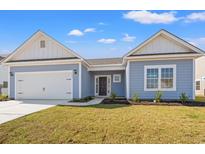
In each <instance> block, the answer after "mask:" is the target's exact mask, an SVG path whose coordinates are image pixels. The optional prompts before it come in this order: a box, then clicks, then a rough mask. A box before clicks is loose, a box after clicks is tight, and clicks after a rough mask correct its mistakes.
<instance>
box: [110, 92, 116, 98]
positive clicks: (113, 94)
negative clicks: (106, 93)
mask: <svg viewBox="0 0 205 154" xmlns="http://www.w3.org/2000/svg"><path fill="white" fill-rule="evenodd" d="M110 97H111V99H112V100H115V98H116V97H117V95H116V93H115V92H111V95H110Z"/></svg>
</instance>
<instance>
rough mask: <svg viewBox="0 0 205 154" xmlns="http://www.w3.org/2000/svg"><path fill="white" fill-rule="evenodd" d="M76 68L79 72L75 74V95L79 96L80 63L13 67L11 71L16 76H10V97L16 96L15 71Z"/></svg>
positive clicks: (75, 96)
mask: <svg viewBox="0 0 205 154" xmlns="http://www.w3.org/2000/svg"><path fill="white" fill-rule="evenodd" d="M74 69H75V70H77V74H76V75H75V74H74V75H73V97H74V98H79V77H78V75H79V65H78V64H65V65H47V66H43V65H42V66H18V67H17V66H16V67H11V68H10V72H12V73H13V74H14V76H11V77H10V97H11V98H14V96H15V73H16V72H40V71H65V70H74ZM31 88H32V87H31Z"/></svg>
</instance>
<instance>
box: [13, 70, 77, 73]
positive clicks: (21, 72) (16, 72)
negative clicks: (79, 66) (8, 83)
mask: <svg viewBox="0 0 205 154" xmlns="http://www.w3.org/2000/svg"><path fill="white" fill-rule="evenodd" d="M55 72H59V73H63V72H65V73H66V72H73V71H72V70H64V71H32V72H15V74H44V73H46V74H47V73H55Z"/></svg>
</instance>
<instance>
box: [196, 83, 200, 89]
mask: <svg viewBox="0 0 205 154" xmlns="http://www.w3.org/2000/svg"><path fill="white" fill-rule="evenodd" d="M200 85H201V84H200V81H196V90H200V89H201V87H200Z"/></svg>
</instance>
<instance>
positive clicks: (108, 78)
mask: <svg viewBox="0 0 205 154" xmlns="http://www.w3.org/2000/svg"><path fill="white" fill-rule="evenodd" d="M99 77H107V95H105V96H101V97H107V96H110V94H111V87H112V80H111V75H95V84H94V86H95V87H94V90H95V96H99V97H100V95H99ZM97 78H98V83H96V80H97ZM96 84H97V85H98V90H97V92H96Z"/></svg>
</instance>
